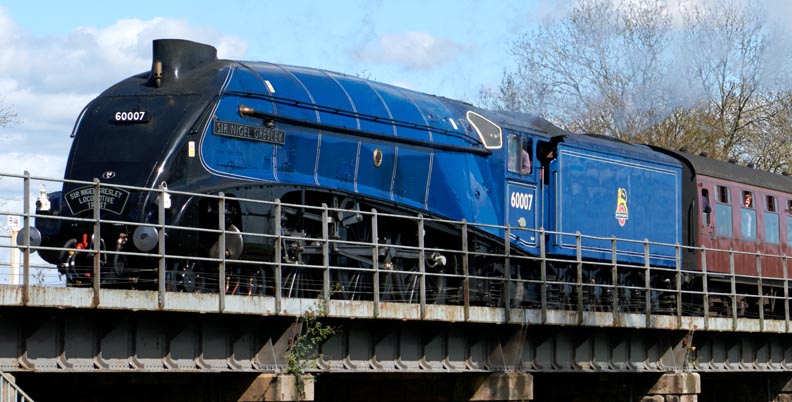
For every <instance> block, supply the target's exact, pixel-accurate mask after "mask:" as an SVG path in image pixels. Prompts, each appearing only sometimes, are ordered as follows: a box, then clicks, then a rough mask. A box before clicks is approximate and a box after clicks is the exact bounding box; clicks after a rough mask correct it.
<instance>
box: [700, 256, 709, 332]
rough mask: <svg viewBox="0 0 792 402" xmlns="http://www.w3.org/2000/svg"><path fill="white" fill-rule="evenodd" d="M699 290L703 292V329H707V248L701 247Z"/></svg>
mask: <svg viewBox="0 0 792 402" xmlns="http://www.w3.org/2000/svg"><path fill="white" fill-rule="evenodd" d="M701 275H702V277H701V291H702V293H704V300H703V304H704V329H709V305H710V303H709V284H708V283H707V282H708V281H707V248H706V247H704V246H702V247H701Z"/></svg>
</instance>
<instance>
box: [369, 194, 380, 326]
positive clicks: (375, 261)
mask: <svg viewBox="0 0 792 402" xmlns="http://www.w3.org/2000/svg"><path fill="white" fill-rule="evenodd" d="M377 232H378V231H377V210H376V209H374V208H372V209H371V242H372V243H371V244H372V253H371V269H372V271H373V272H372V275H373V277H372V279H371V283H372V290H373V291H374V295H373V296H374V318H377V317H379V308H380V306H379V303H380V292H379V291H380V289H379V234H378V233H377Z"/></svg>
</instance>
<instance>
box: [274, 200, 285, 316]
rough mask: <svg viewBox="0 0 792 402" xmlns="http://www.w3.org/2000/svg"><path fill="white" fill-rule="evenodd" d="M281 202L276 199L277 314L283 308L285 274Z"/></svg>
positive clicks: (275, 290)
mask: <svg viewBox="0 0 792 402" xmlns="http://www.w3.org/2000/svg"><path fill="white" fill-rule="evenodd" d="M281 219H282V218H281V200H280V198H277V199H275V227H274V228H273V230H275V289H273V291H274V292H275V314H280V312H281V306H282V304H281V303H282V302H283V299H282V295H281V286H282V284H281V275H282V274H283V267H282V262H283V255H282V253H283V250H282V249H281V247H283V238H282V230H283V228H282V227H281V225H282V223H281Z"/></svg>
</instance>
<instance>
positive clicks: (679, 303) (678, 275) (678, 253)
mask: <svg viewBox="0 0 792 402" xmlns="http://www.w3.org/2000/svg"><path fill="white" fill-rule="evenodd" d="M674 250H675V255H676V275H675V277H676V310H677V325H678V326H679V327H681V326H682V256H681V249H680V246H679V243H676V245H675V246H674Z"/></svg>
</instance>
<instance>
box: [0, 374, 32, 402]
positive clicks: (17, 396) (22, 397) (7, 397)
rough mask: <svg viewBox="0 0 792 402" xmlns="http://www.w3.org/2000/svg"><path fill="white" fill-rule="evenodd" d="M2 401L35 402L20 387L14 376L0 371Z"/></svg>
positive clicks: (0, 397)
mask: <svg viewBox="0 0 792 402" xmlns="http://www.w3.org/2000/svg"><path fill="white" fill-rule="evenodd" d="M0 402H33V399H32V398H31V397H29V396H28V395H27V394H26V393H25V391H22V389H21V388H19V386H18V385H17V384H16V382H15V381H14V378H13V377H11V376H10V375H8V374H6V373H3V372H2V371H0Z"/></svg>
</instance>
